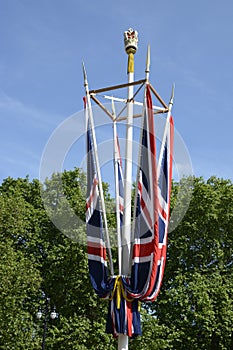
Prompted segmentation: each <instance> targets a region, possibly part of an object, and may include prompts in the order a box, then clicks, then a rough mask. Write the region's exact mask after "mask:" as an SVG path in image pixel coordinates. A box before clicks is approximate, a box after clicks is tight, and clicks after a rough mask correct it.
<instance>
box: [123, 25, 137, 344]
mask: <svg viewBox="0 0 233 350" xmlns="http://www.w3.org/2000/svg"><path fill="white" fill-rule="evenodd" d="M137 42H138V33H137V31H134V30H133V29H132V28H130V29H129V30H128V31H127V32H125V33H124V43H125V51H126V53H127V55H128V70H127V73H128V83H132V82H133V81H134V54H135V53H136V51H137ZM133 95H134V86H133V85H129V87H128V105H127V107H128V110H127V123H126V151H125V181H124V219H123V230H122V268H121V270H122V275H125V276H128V275H129V257H130V246H131V190H132V144H133V143H132V141H133V102H132V99H133ZM118 350H128V336H127V335H126V334H120V335H119V337H118Z"/></svg>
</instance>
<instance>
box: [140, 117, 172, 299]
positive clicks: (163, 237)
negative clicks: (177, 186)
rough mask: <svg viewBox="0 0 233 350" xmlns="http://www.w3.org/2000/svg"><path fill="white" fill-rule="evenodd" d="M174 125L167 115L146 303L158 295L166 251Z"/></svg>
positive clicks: (159, 169)
mask: <svg viewBox="0 0 233 350" xmlns="http://www.w3.org/2000/svg"><path fill="white" fill-rule="evenodd" d="M173 139H174V123H173V118H172V116H170V115H168V117H167V120H166V125H165V131H164V138H163V141H162V145H161V150H160V154H161V159H159V164H158V227H159V243H158V260H157V273H156V280H155V283H154V286H153V289H152V291H151V293H150V294H149V295H148V296H147V297H146V299H145V300H146V301H154V300H155V299H156V298H157V296H158V293H159V290H160V287H161V284H162V279H163V274H164V268H165V262H166V251H167V234H168V223H169V217H170V195H171V185H172V159H173Z"/></svg>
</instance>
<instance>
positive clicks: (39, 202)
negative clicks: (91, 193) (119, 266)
mask: <svg viewBox="0 0 233 350" xmlns="http://www.w3.org/2000/svg"><path fill="white" fill-rule="evenodd" d="M189 180H190V179H189ZM189 180H188V179H182V180H181V182H186V183H187V186H189V187H190V188H189V190H191V191H192V197H191V201H190V203H189V206H188V208H185V209H187V211H186V214H185V216H184V218H183V219H182V221H181V222H180V224H179V225H178V226H177V227H176V228H175V229H174V230H173V231H172V232H170V233H169V239H168V252H167V262H166V267H165V274H164V279H163V284H162V288H161V291H160V293H159V296H158V298H157V300H156V302H154V303H152V304H145V305H144V304H142V305H141V317H142V329H143V335H142V336H141V337H138V338H136V339H132V340H130V344H129V348H130V349H132V350H136V349H137V350H146V349H153V350H160V349H177V350H187V349H189V350H195V349H203V350H208V349H209V350H215V349H222V350H223V349H224V350H233V328H232V324H233V300H232V296H233V252H232V246H233V184H232V182H231V181H230V180H224V179H219V178H216V177H211V178H210V179H208V180H204V179H203V178H196V177H194V178H192V181H191V182H188V181H189ZM181 182H179V183H173V189H172V198H171V207H172V208H173V207H175V206H177V204H179V205H178V207H179V208H180V210H181V211H182V210H183V209H184V208H183V207H184V206H186V202H185V200H184V198H183V197H182V196H177V194H178V192H179V189H180V187H181V185H182V184H181ZM61 187H62V195H61V191H60V189H61ZM85 192H86V176H85V174H84V173H83V172H82V171H81V170H80V169H78V168H77V169H74V170H71V171H64V172H63V174H62V175H61V176H60V175H58V174H54V175H53V176H52V177H51V179H48V180H46V182H45V184H43V185H42V184H40V182H39V181H38V180H37V179H34V180H32V181H30V180H29V178H28V177H26V178H18V179H13V178H10V177H9V178H7V179H5V180H4V181H3V182H2V184H1V186H0V236H1V237H0V238H1V239H0V349H2V350H8V349H9V350H12V349H16V350H18V349H19V350H20V349H24V350H27V349H28V350H29V349H30V350H31V349H41V342H42V335H43V324H42V322H41V321H39V320H38V319H37V318H36V312H37V310H38V307H40V306H41V307H43V305H44V303H45V298H46V296H49V298H50V300H51V305H56V308H57V311H58V312H59V317H58V319H57V320H48V331H47V337H46V347H47V348H48V349H54V350H55V349H61V350H62V349H64V350H65V349H70V350H76V349H77V350H86V349H89V350H92V349H93V350H94V349H98V350H101V349H110V350H111V349H116V348H117V341H116V339H113V337H112V336H111V335H107V334H106V333H105V322H106V313H107V307H108V303H107V301H104V300H99V299H98V298H97V297H96V295H95V294H94V292H93V290H92V288H91V285H90V281H89V274H88V263H87V254H86V246H85V244H83V242H84V240H85V226H84V225H79V224H78V222H76V221H75V220H74V221H73V224H72V230H71V231H72V232H65V230H66V229H67V230H68V231H69V223H70V222H71V221H72V219H73V218H72V215H75V217H78V218H79V219H80V221H83V222H84V221H85V196H86V193H85ZM104 195H105V199H106V203H107V207H108V208H110V210H109V211H108V222H109V226H110V228H112V230H114V227H115V215H114V201H113V199H112V198H111V196H110V194H109V191H108V185H107V184H104ZM67 202H68V203H69V205H70V207H71V208H72V210H73V214H69V215H68V214H67V215H65V216H64V210H66V209H64V208H65V203H67ZM178 202H179V203H178ZM45 208H46V209H45ZM172 208H171V209H172ZM49 210H50V212H48V211H49ZM48 214H49V215H48ZM53 215H54V217H55V215H56V217H58V218H59V216H60V218H61V220H60V222H62V223H63V224H64V220H66V222H65V224H64V230H63V232H61V231H62V230H61V229H60V228H58V227H57V226H56V225H55V223H54V220H53ZM77 237H78V239H77ZM81 238H82V239H81ZM113 257H114V259H116V257H117V252H116V248H115V250H114V249H113Z"/></svg>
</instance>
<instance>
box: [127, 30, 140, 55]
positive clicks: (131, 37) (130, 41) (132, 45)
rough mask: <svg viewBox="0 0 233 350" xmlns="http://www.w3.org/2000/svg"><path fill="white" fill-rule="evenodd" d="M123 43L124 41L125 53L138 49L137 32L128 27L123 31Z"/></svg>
mask: <svg viewBox="0 0 233 350" xmlns="http://www.w3.org/2000/svg"><path fill="white" fill-rule="evenodd" d="M124 43H125V51H126V53H127V54H130V53H133V54H135V52H136V51H137V49H138V32H137V31H136V30H133V29H132V28H129V29H128V30H127V31H125V32H124Z"/></svg>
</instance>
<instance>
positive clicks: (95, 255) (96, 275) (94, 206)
mask: <svg viewBox="0 0 233 350" xmlns="http://www.w3.org/2000/svg"><path fill="white" fill-rule="evenodd" d="M84 102H85V101H84ZM85 107H86V104H85ZM85 110H86V108H85ZM86 122H87V133H86V136H87V200H86V228H87V253H88V264H89V272H90V279H91V283H92V286H93V288H94V290H95V292H96V293H97V295H98V296H99V297H101V298H104V297H106V296H107V294H108V290H109V289H111V287H110V286H109V281H108V268H107V254H106V246H105V240H104V234H103V221H102V215H101V211H100V198H99V189H98V178H97V173H96V165H95V161H94V153H93V152H94V147H93V135H92V132H93V130H92V129H91V127H90V120H89V118H88V113H87V111H86Z"/></svg>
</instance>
